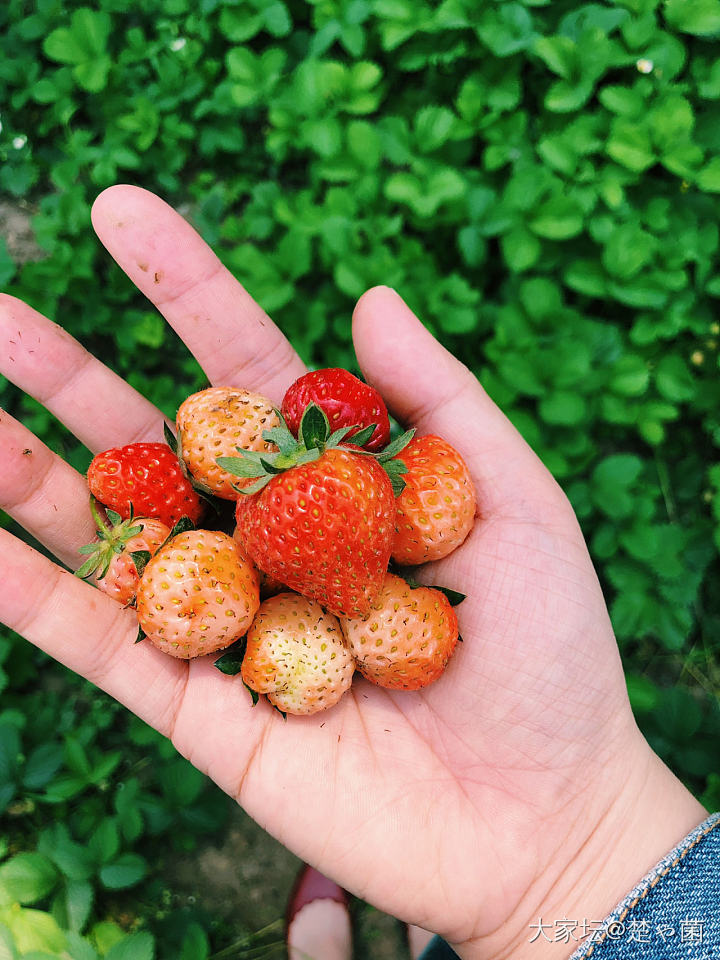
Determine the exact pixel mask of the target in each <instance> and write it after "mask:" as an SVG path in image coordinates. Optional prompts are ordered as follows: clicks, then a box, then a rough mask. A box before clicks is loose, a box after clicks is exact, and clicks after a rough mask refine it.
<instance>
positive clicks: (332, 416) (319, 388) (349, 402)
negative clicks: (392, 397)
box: [282, 367, 390, 452]
mask: <svg viewBox="0 0 720 960" xmlns="http://www.w3.org/2000/svg"><path fill="white" fill-rule="evenodd" d="M310 403H315V404H317V405H318V407H320V409H321V410H323V411H324V413H325V415H326V416H327V418H328V420H329V422H330V426H331V427H332V429H333V430H337V429H338V428H339V427H353V426H354V427H358V428H362V427H368V426H370V424H373V423H374V424H376V427H375V430H374V431H373V433H372V434H371V438H370V439H369V440H367V441H366V442H365V443H363V444H362V446H363V447H364V448H365V449H366V450H372V451H373V452H377V451H378V450H381V449H382V448H383V447H385V446H387V444H388V441H389V440H390V421H389V420H388V412H387V408H386V406H385V403H384V401H383V398H382V397H381V396H380V394H379V393H378V392H377V390H375V389H374V388H373V387H371V386H369V385H368V384H367V383H363V382H362V380H358V378H357V377H354V376H353V375H352V374H351V373H349V372H348V371H347V370H342V369H340V368H337V367H330V368H328V369H326V370H313V371H312V372H311V373H306V374H305V375H304V376H302V377H300V379H299V380H296V381H295V383H293V384H292V386H291V387H290V388H289V389H288V391H287V393H286V394H285V397H284V399H283V402H282V415H283V417H284V418H285V422H286V423H287V425H288V427H289V429H290V430H291V432H292V433H293V434H294V435H295V436H298V431H299V429H300V421H301V419H302V415H303V413H304V412H305V409H306V407H307V406H308V404H310ZM355 433H357V431H356V430H351V431H350V432H349V433H348V434H347V435H346V437H345V442H346V443H347V442H349V441H350V440H351V438H352V437H353V435H354V434H355Z"/></svg>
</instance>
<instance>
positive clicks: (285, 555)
mask: <svg viewBox="0 0 720 960" xmlns="http://www.w3.org/2000/svg"><path fill="white" fill-rule="evenodd" d="M349 429H350V428H349V427H342V428H340V429H339V430H336V431H334V432H333V433H330V425H329V423H328V419H327V417H326V416H325V414H324V412H323V411H322V410H321V409H320V408H319V407H317V406H316V405H315V404H310V405H309V406H308V408H307V410H306V411H305V413H304V414H303V418H302V421H301V423H300V437H301V439H300V440H295V438H294V437H293V436H292V434H291V433H290V432H289V431H288V429H287V428H286V427H285V428H283V427H278V428H276V429H274V430H270V431H266V433H265V436H266V438H268V439H272V440H273V441H274V442H276V443H277V445H278V447H279V452H278V453H276V454H266V455H263V454H260V453H252V452H250V451H239V452H240V453H241V456H240V457H238V458H232V457H220V458H219V462H220V465H221V466H222V467H223V469H225V470H228V472H230V473H232V474H234V475H235V476H240V477H244V478H247V479H250V478H257V479H256V480H255V482H254V483H252V484H250V485H247V480H246V483H245V484H243V485H242V486H241V487H239V488H238V489H239V490H240V491H241V495H240V499H239V500H238V502H237V507H236V514H235V516H236V520H237V527H238V535H239V537H240V540H241V542H242V543H243V544H244V546H245V549H246V550H247V552H248V553H249V554H250V556H251V558H252V560H253V562H254V563H255V564H256V565H257V566H258V567H259V568H260V569H261V570H264V571H265V572H266V573H268V574H270V576H272V577H275V578H276V579H277V580H280V581H281V582H282V583H284V584H287V586H288V587H290V588H291V589H293V590H295V591H297V592H298V593H301V594H303V596H306V597H310V598H311V599H314V600H318V601H319V602H320V603H322V604H323V606H325V607H326V608H327V609H328V610H329V611H330V612H331V613H334V614H336V615H338V616H340V615H344V616H364V615H365V614H366V613H368V612H369V610H370V604H371V603H372V601H373V599H374V598H375V596H376V595H377V593H378V591H379V590H380V587H381V586H382V579H383V576H384V574H385V571H386V569H387V565H388V561H389V559H390V549H391V546H392V538H393V533H394V520H395V497H394V490H395V489H396V488H397V489H400V486H401V484H402V479H401V477H400V476H399V474H401V473H402V472H403V470H404V469H405V468H404V466H403V465H402V464H401V463H400V461H397V460H393V459H392V457H393V456H394V454H395V452H397V450H399V449H402V447H403V445H404V444H405V443H407V440H408V438H409V437H410V436H411V435H412V434H411V433H410V434H408V435H406V436H405V437H400V438H399V439H398V440H396V441H394V442H393V443H392V444H390V445H389V446H388V447H387V448H386V449H385V450H383V451H382V452H381V453H379V454H371V453H367V452H366V451H362V450H360V448H359V447H357V446H353V445H351V446H344V445H343V440H344V438H345V436H346V435H347V434H348V432H349ZM372 429H373V428H372V425H371V424H370V425H368V427H367V428H365V429H364V430H363V431H362V435H363V437H364V438H367V437H368V436H369V435H370V433H371V432H372ZM361 439H362V437H361ZM383 468H384V469H383Z"/></svg>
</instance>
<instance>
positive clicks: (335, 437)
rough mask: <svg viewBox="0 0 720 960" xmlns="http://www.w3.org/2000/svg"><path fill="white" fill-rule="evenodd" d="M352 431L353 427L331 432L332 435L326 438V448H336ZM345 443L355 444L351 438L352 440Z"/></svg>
mask: <svg viewBox="0 0 720 960" xmlns="http://www.w3.org/2000/svg"><path fill="white" fill-rule="evenodd" d="M353 429H354V428H353V427H340V428H339V429H338V430H335V431H333V433H331V434H330V436H329V437H328V442H327V446H328V447H336V446H338V445H339V444H340V442H341V441H342V440H344V439H345V437H346V436H347V435H348V434H349V433H350V431H351V430H353ZM347 442H348V443H355V438H354V437H353V439H352V440H348V441H347Z"/></svg>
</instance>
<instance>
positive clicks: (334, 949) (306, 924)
mask: <svg viewBox="0 0 720 960" xmlns="http://www.w3.org/2000/svg"><path fill="white" fill-rule="evenodd" d="M349 907H350V897H349V895H348V893H347V891H346V890H343V888H342V887H340V886H338V884H337V883H335V881H334V880H330V879H329V878H328V877H326V876H324V875H323V874H322V873H320V872H319V871H317V870H315V869H314V868H313V867H309V866H307V865H306V866H304V867H303V868H302V869H301V870H300V872H299V874H298V876H297V879H296V880H295V883H294V885H293V888H292V891H291V893H290V897H289V899H288V907H287V913H286V916H285V943H286V944H287V948H288V956H289V958H290V960H350V958H351V957H352V925H351V921H350V909H349Z"/></svg>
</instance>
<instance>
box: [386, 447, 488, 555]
mask: <svg viewBox="0 0 720 960" xmlns="http://www.w3.org/2000/svg"><path fill="white" fill-rule="evenodd" d="M400 459H401V460H402V462H403V463H404V464H405V466H406V467H407V473H405V474H404V475H403V479H404V480H405V489H404V490H403V491H402V493H401V494H400V496H399V497H398V500H397V516H396V519H395V539H394V542H393V548H392V556H393V560H395V561H396V563H399V564H401V565H405V564H408V565H409V564H416V563H426V562H427V561H430V560H440V559H441V558H442V557H446V556H447V555H448V554H449V553H452V551H453V550H455V549H456V548H457V547H459V546H460V544H461V543H462V542H463V541H464V540H465V538H466V537H467V535H468V534H469V533H470V530H471V529H472V526H473V523H474V521H475V505H476V503H475V488H474V487H473V482H472V480H471V478H470V473H469V471H468V468H467V466H466V465H465V461H464V460H463V458H462V457H461V456H460V454H459V453H458V452H457V450H455V449H454V448H453V447H451V446H450V444H449V443H448V442H447V441H446V440H442V439H441V438H440V437H435V436H426V437H415V438H414V439H413V440H411V441H410V443H409V444H408V445H407V447H406V448H405V449H404V450H403V451H402V456H401V457H400Z"/></svg>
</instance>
